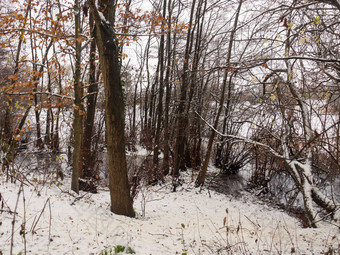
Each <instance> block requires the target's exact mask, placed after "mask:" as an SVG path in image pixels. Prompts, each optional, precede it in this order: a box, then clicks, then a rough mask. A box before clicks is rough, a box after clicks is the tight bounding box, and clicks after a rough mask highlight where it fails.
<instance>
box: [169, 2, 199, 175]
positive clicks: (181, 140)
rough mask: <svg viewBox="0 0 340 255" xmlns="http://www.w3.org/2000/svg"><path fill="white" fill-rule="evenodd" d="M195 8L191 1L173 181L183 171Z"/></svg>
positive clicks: (194, 3)
mask: <svg viewBox="0 0 340 255" xmlns="http://www.w3.org/2000/svg"><path fill="white" fill-rule="evenodd" d="M195 6H196V0H193V2H192V6H191V13H190V21H189V29H188V34H187V41H186V46H185V53H184V64H183V75H182V84H181V91H180V101H179V105H178V120H177V132H176V133H177V134H176V144H175V156H174V168H173V170H172V176H173V177H174V179H177V178H178V177H179V171H180V170H185V142H186V138H187V137H186V132H185V131H186V125H187V116H186V114H185V113H186V104H187V90H188V72H187V71H188V69H189V57H190V52H191V49H190V46H191V41H192V33H191V29H192V25H193V16H194V10H195Z"/></svg>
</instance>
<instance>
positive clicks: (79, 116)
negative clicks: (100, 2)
mask: <svg viewBox="0 0 340 255" xmlns="http://www.w3.org/2000/svg"><path fill="white" fill-rule="evenodd" d="M74 5H75V6H74V12H75V30H76V31H75V41H76V59H75V73H74V105H73V115H74V116H73V139H74V142H73V146H74V147H73V170H72V182H71V189H72V190H73V191H74V192H76V193H79V177H81V176H82V166H83V164H82V140H83V110H82V109H83V107H82V97H83V89H82V85H81V80H80V79H81V77H80V76H81V67H80V61H81V40H80V32H81V31H80V29H81V28H80V7H79V1H78V0H75V3H74Z"/></svg>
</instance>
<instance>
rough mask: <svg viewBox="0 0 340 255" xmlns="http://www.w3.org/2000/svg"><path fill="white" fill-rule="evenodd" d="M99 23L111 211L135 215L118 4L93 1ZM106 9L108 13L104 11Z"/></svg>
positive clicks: (97, 27) (104, 0) (98, 40)
mask: <svg viewBox="0 0 340 255" xmlns="http://www.w3.org/2000/svg"><path fill="white" fill-rule="evenodd" d="M90 7H91V11H92V12H93V14H94V17H95V23H96V43H97V47H98V52H99V60H100V64H101V67H102V76H103V81H104V87H105V110H106V134H107V152H108V161H109V178H110V180H109V183H110V196H111V211H112V212H113V213H116V214H120V215H126V216H130V217H134V216H135V212H134V210H133V207H132V199H131V196H130V188H129V183H128V176H127V166H126V155H125V138H124V129H125V124H124V97H123V89H122V84H121V80H120V68H119V47H118V42H117V38H116V35H115V32H114V15H115V4H114V1H109V0H100V1H99V7H98V9H99V10H98V9H97V8H96V6H95V3H94V1H90ZM101 10H103V11H104V12H101Z"/></svg>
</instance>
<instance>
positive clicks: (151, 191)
mask: <svg viewBox="0 0 340 255" xmlns="http://www.w3.org/2000/svg"><path fill="white" fill-rule="evenodd" d="M4 179H5V178H4V177H3V176H1V177H0V195H1V203H0V204H2V206H1V213H0V254H1V252H2V254H10V249H11V239H12V233H13V230H12V227H13V225H12V222H13V218H14V217H15V224H14V236H13V254H19V252H21V254H24V249H25V248H24V247H25V245H26V251H27V254H99V253H100V252H101V251H102V250H104V249H106V248H113V247H115V246H117V245H122V246H125V247H131V248H132V249H133V250H134V251H135V253H136V254H147V255H149V254H153V255H157V254H313V253H314V254H320V253H321V252H326V251H328V250H329V249H330V247H333V248H332V249H333V251H334V250H336V251H338V249H339V243H340V235H339V230H338V229H337V228H335V227H333V226H332V225H325V224H324V225H322V226H321V228H319V229H303V228H301V227H300V224H299V223H298V221H297V220H296V219H295V218H292V217H290V216H288V215H287V214H286V213H284V212H281V211H279V210H278V209H273V208H270V207H268V206H266V205H263V204H261V203H260V202H256V199H254V198H252V197H251V196H250V195H249V194H243V196H242V197H241V198H238V199H235V198H233V197H232V196H229V195H224V194H219V193H216V192H213V191H210V192H208V191H207V190H203V191H202V192H199V189H196V188H194V187H193V184H190V185H186V184H185V185H184V186H182V187H179V188H178V192H176V193H173V192H171V184H168V185H163V186H154V187H149V188H142V190H141V191H140V193H139V194H138V197H137V198H136V200H135V203H134V206H135V209H136V212H137V214H138V215H139V217H137V218H135V219H131V218H127V217H124V216H118V215H114V214H112V213H111V212H110V211H109V202H110V201H109V192H108V190H99V193H98V194H90V193H81V194H80V196H76V195H75V194H73V193H72V192H69V187H70V184H69V182H70V180H69V179H66V180H64V182H63V185H61V186H60V188H58V187H57V186H56V185H55V184H53V185H50V186H48V185H45V186H44V187H42V186H41V185H39V184H35V187H34V186H31V185H28V186H27V185H23V186H22V189H21V192H20V194H19V196H18V193H19V190H20V186H21V185H20V182H19V181H17V182H16V184H11V183H8V182H5V180H4ZM23 197H25V201H24V200H23ZM18 198H19V199H18ZM254 201H255V202H254ZM16 204H17V209H16ZM15 211H16V212H17V213H15ZM144 214H145V216H144V217H142V215H144ZM24 232H25V233H26V234H25V235H24V234H23V233H24Z"/></svg>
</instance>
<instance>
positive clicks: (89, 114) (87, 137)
mask: <svg viewBox="0 0 340 255" xmlns="http://www.w3.org/2000/svg"><path fill="white" fill-rule="evenodd" d="M90 30H91V36H92V37H94V36H95V35H94V20H93V15H92V13H90ZM89 61H90V64H89V66H90V67H89V87H88V90H87V92H88V96H87V111H86V118H85V122H84V142H83V172H84V177H85V178H86V177H87V178H94V177H96V175H97V173H96V172H95V170H94V169H95V158H94V153H93V151H92V147H93V146H92V139H93V126H94V117H95V112H96V103H97V93H98V84H97V80H96V64H95V61H96V42H95V40H94V39H93V41H91V44H90V59H89Z"/></svg>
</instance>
